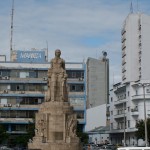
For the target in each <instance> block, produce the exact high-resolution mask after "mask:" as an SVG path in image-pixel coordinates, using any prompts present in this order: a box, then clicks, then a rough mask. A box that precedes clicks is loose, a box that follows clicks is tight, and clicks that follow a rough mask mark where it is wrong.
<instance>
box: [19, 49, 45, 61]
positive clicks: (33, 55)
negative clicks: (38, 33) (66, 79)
mask: <svg viewBox="0 0 150 150" xmlns="http://www.w3.org/2000/svg"><path fill="white" fill-rule="evenodd" d="M17 62H30V63H32V62H33V63H42V62H45V51H37V50H34V51H21V50H18V51H17Z"/></svg>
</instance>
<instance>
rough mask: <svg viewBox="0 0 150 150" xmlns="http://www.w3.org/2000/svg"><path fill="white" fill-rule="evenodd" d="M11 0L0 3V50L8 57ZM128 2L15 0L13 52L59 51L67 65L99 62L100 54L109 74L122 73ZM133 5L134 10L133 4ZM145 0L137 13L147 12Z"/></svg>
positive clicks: (101, 0) (108, 0) (102, 0)
mask: <svg viewBox="0 0 150 150" xmlns="http://www.w3.org/2000/svg"><path fill="white" fill-rule="evenodd" d="M11 2H12V1H11V0H7V1H0V6H2V8H1V9H0V27H1V34H0V49H1V50H2V52H1V54H5V55H7V56H8V57H9V47H10V46H9V45H10V13H11ZM130 2H131V1H130V0H126V1H120V0H113V1H110V0H93V1H91V0H82V1H81V0H63V1H62V0H26V1H24V0H15V10H14V34H13V35H14V36H13V49H19V50H22V49H23V50H29V49H31V48H37V49H42V48H45V47H46V46H47V45H46V41H47V42H48V46H49V59H51V58H52V57H53V56H54V50H55V49H57V48H59V49H61V50H62V57H63V58H64V59H66V61H83V59H86V58H87V57H94V58H99V57H100V55H101V52H102V51H103V50H105V51H107V53H108V57H109V59H110V68H111V69H110V70H111V72H112V71H113V70H114V71H115V72H117V74H116V75H115V76H116V78H117V80H118V79H119V78H120V77H119V76H120V72H121V67H120V66H121V42H120V41H121V34H120V32H121V28H122V24H123V21H124V20H125V18H126V16H127V15H128V13H129V11H130ZM133 2H134V5H133V6H134V7H136V6H135V3H136V1H133ZM149 3H150V2H148V1H146V0H142V1H140V0H139V5H140V9H144V10H145V11H146V12H148V13H149V12H150V10H149V8H148V7H149V5H148V4H149Z"/></svg>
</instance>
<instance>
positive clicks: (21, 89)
mask: <svg viewBox="0 0 150 150" xmlns="http://www.w3.org/2000/svg"><path fill="white" fill-rule="evenodd" d="M23 90H24V88H23V85H17V86H16V91H23Z"/></svg>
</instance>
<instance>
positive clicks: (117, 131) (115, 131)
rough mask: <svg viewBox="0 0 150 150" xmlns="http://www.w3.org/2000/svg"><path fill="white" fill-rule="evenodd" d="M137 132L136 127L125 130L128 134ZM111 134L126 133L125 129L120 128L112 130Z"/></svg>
mask: <svg viewBox="0 0 150 150" xmlns="http://www.w3.org/2000/svg"><path fill="white" fill-rule="evenodd" d="M135 131H137V129H136V128H135V127H133V128H127V129H125V132H126V133H127V132H128V133H129V132H135ZM109 133H124V128H121V129H120V128H118V129H111V130H110V132H109Z"/></svg>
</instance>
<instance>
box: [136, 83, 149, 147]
mask: <svg viewBox="0 0 150 150" xmlns="http://www.w3.org/2000/svg"><path fill="white" fill-rule="evenodd" d="M138 85H139V86H142V87H143V102H144V125H145V146H146V147H148V138H147V118H146V102H145V87H147V86H150V84H148V83H139V84H138Z"/></svg>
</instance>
